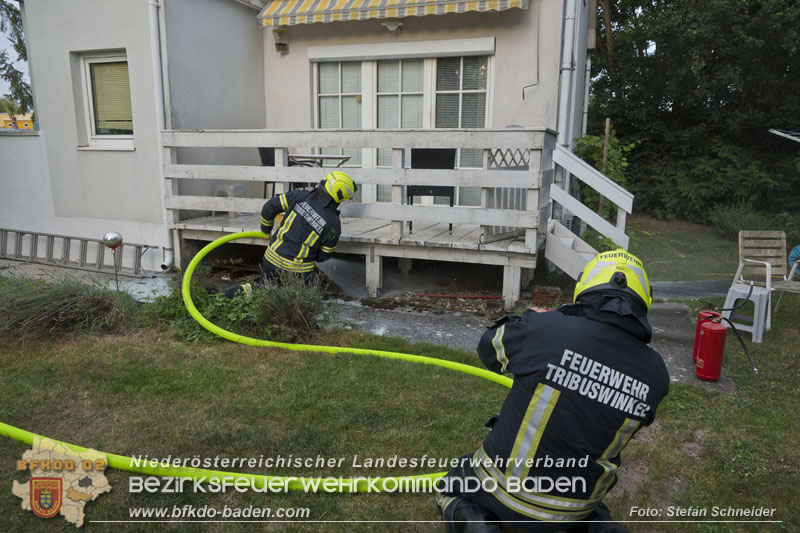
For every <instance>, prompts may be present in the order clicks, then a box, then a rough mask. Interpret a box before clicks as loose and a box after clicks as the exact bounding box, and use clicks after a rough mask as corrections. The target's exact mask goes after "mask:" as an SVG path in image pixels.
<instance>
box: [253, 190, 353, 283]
mask: <svg viewBox="0 0 800 533" xmlns="http://www.w3.org/2000/svg"><path fill="white" fill-rule="evenodd" d="M336 205H337V204H336V203H335V202H333V200H332V199H331V197H330V195H328V193H327V192H325V191H324V190H323V189H321V188H316V189H314V190H313V191H304V190H295V191H289V192H287V193H286V194H279V195H277V196H274V197H273V198H272V199H270V200H269V201H268V202H267V203H265V204H264V207H262V208H261V231H263V232H264V233H272V230H273V229H274V225H275V216H276V215H277V214H278V213H283V212H285V213H286V216H284V217H283V221H282V222H281V225H280V227H279V228H278V230H277V231H276V232H274V233H272V236H271V238H270V241H269V245H268V246H267V250H266V251H265V252H264V258H265V259H266V260H267V261H268V262H270V263H271V264H273V265H275V266H276V267H277V268H280V269H282V270H288V271H290V272H300V273H302V272H310V271H311V270H313V269H314V262H316V261H326V260H327V259H329V258H330V256H331V254H333V252H334V250H335V249H336V245H337V243H338V242H339V236H340V234H341V221H340V220H339V214H338V212H337V211H336Z"/></svg>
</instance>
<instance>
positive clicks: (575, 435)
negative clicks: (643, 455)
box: [451, 306, 669, 522]
mask: <svg viewBox="0 0 800 533" xmlns="http://www.w3.org/2000/svg"><path fill="white" fill-rule="evenodd" d="M575 309H579V306H566V307H565V308H563V309H562V310H556V311H551V312H547V313H536V312H533V311H527V312H526V313H525V314H523V315H522V316H508V317H505V318H504V319H502V320H500V321H499V322H497V323H496V324H495V325H494V326H492V327H491V328H489V330H487V331H486V332H485V333H484V335H483V336H482V338H481V340H480V343H479V344H478V354H479V356H480V358H481V360H482V361H483V363H484V364H485V365H486V366H487V367H488V368H489V369H490V370H493V371H495V372H498V373H503V374H507V375H510V376H513V378H514V384H513V386H512V388H511V391H510V392H509V394H508V396H507V397H506V400H505V402H504V404H503V407H502V410H501V412H500V416H499V419H498V420H497V422H496V423H495V425H494V426H493V428H492V431H491V432H490V433H489V435H488V436H487V437H486V439H485V440H484V442H483V445H482V446H481V447H480V448H479V449H478V450H477V451H476V452H475V454H474V455H473V457H472V460H471V461H469V462H467V464H466V465H465V466H464V468H463V471H462V473H461V475H465V476H467V477H476V478H478V479H479V480H481V481H482V486H483V487H486V486H487V483H488V484H489V485H488V486H492V487H493V486H494V484H495V483H496V486H497V489H496V490H492V491H478V493H474V494H466V495H465V496H467V497H468V498H469V499H471V500H474V501H478V502H479V503H480V504H481V505H483V506H485V507H487V508H489V509H491V510H492V511H493V512H494V513H495V514H497V515H498V516H499V517H500V518H501V520H524V519H527V520H530V519H534V520H543V521H564V522H572V521H577V520H581V519H582V518H585V517H586V516H588V515H589V514H590V513H591V512H592V511H593V510H594V508H595V507H596V506H597V505H598V504H599V503H600V501H601V500H602V498H603V496H605V494H606V493H607V492H608V491H609V490H610V489H611V488H612V487H613V486H614V484H615V483H616V471H617V468H618V467H619V464H620V452H621V451H622V449H623V448H624V447H625V445H626V444H627V443H628V441H629V440H630V439H631V437H633V435H634V434H635V433H636V431H637V430H638V429H639V428H640V427H641V426H642V425H647V424H650V423H652V421H653V419H654V417H655V411H656V407H657V406H658V404H659V402H660V401H661V400H662V398H663V397H664V396H665V395H666V394H667V391H668V387H669V375H668V373H667V370H666V367H665V365H664V362H663V360H662V359H661V356H660V355H659V354H658V353H657V352H655V351H654V350H652V349H651V348H649V347H648V346H647V345H646V344H645V342H644V340H643V337H642V335H641V327H640V326H639V322H637V321H636V319H634V318H631V317H623V316H619V315H615V314H613V313H605V314H603V320H602V321H598V320H595V319H592V318H587V317H586V316H580V313H578V312H575ZM560 311H561V312H560ZM606 315H607V316H606ZM647 334H648V336H649V331H648V333H647ZM648 340H649V337H648ZM451 474H453V473H451ZM549 480H552V481H554V482H557V480H561V483H563V485H562V486H561V487H559V486H557V485H556V486H553V485H551V484H550V481H549Z"/></svg>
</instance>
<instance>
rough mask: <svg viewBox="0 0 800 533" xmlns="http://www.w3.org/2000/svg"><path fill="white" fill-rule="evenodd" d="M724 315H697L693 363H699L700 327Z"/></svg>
mask: <svg viewBox="0 0 800 533" xmlns="http://www.w3.org/2000/svg"><path fill="white" fill-rule="evenodd" d="M721 316H722V315H721V314H719V313H717V312H716V311H709V310H706V311H700V312H699V313H697V329H696V330H695V332H694V350H692V361H697V349H698V348H699V347H700V326H702V325H703V324H705V323H706V322H707V321H708V320H711V319H712V318H719V317H721Z"/></svg>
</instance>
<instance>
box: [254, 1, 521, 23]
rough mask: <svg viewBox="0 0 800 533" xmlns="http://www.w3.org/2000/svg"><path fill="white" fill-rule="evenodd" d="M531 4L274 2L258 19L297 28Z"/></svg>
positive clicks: (500, 2)
mask: <svg viewBox="0 0 800 533" xmlns="http://www.w3.org/2000/svg"><path fill="white" fill-rule="evenodd" d="M528 2H529V0H478V1H467V0H272V1H271V2H269V3H268V4H267V5H266V6H265V7H264V9H263V10H262V11H261V13H260V14H259V15H258V18H260V19H261V25H262V26H294V25H296V24H312V23H314V22H335V21H340V20H367V19H385V18H403V17H412V16H413V17H422V16H424V15H444V14H446V13H466V12H467V11H505V10H506V9H511V8H512V7H519V8H521V9H528Z"/></svg>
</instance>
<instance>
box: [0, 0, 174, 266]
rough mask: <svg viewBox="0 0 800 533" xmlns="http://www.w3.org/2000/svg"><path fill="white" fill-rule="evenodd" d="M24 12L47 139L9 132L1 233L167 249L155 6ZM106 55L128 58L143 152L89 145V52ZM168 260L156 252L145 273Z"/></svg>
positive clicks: (80, 2)
mask: <svg viewBox="0 0 800 533" xmlns="http://www.w3.org/2000/svg"><path fill="white" fill-rule="evenodd" d="M21 6H22V8H23V21H24V24H25V37H26V45H27V49H28V59H29V61H28V63H29V65H28V66H29V69H30V74H31V79H32V87H33V96H34V104H35V109H36V118H37V122H38V123H39V125H40V132H38V133H36V134H33V135H20V134H18V133H16V134H15V133H12V132H8V133H6V134H3V135H0V158H2V160H3V161H4V165H3V166H4V168H3V171H2V173H1V174H0V227H3V228H8V229H13V230H21V231H29V232H42V233H51V234H59V235H69V236H74V237H83V238H93V239H97V238H101V237H102V235H103V234H104V233H105V232H107V231H118V232H120V233H122V235H123V236H124V238H125V241H126V242H131V243H137V244H147V245H151V246H156V247H161V246H166V245H167V232H166V230H165V228H164V225H163V215H162V213H163V211H162V194H161V183H160V171H159V168H158V153H159V152H158V150H159V146H158V139H157V130H156V126H155V124H156V105H155V99H154V98H153V74H152V72H153V69H152V58H151V51H150V37H149V24H148V11H147V0H75V1H71V2H52V1H48V0H27V1H26V2H25V3H24V4H21ZM103 50H124V51H125V53H126V55H127V61H128V67H129V77H130V86H131V106H132V111H133V128H134V148H135V149H134V150H127V151H101V150H87V149H83V148H81V147H80V145H81V144H82V143H83V144H85V131H86V126H85V122H84V119H85V116H84V115H83V111H84V109H83V106H82V102H83V94H82V88H81V84H80V83H79V81H80V63H81V62H80V60H79V57H80V56H79V54H80V53H83V52H92V51H103ZM79 104H80V105H79ZM82 132H83V134H84V137H83V138H84V140H83V141H81V140H80V139H81V137H82V135H81V133H82ZM162 259H163V258H162V256H161V254H160V253H158V252H149V253H147V254H146V255H145V257H143V266H144V267H145V268H146V269H149V270H158V266H159V265H160V264H161V262H162ZM127 263H128V261H126V264H127Z"/></svg>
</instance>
